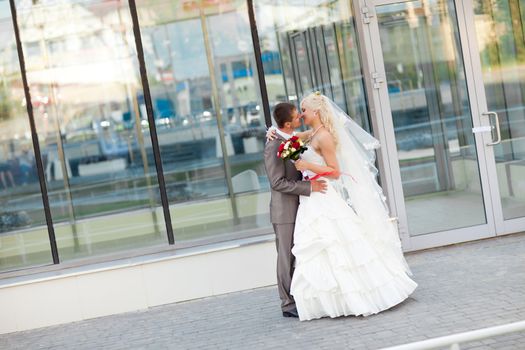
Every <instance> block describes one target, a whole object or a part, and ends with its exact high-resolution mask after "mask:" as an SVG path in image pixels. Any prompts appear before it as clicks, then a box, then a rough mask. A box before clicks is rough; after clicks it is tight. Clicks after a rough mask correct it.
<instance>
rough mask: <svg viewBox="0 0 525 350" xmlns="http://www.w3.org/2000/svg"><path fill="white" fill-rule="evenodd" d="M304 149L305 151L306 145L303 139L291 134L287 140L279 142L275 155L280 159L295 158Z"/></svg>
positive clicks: (297, 157)
mask: <svg viewBox="0 0 525 350" xmlns="http://www.w3.org/2000/svg"><path fill="white" fill-rule="evenodd" d="M304 151H306V147H305V146H304V142H303V140H301V139H300V138H299V137H297V136H292V137H291V138H290V139H289V140H287V141H283V142H281V144H280V145H279V150H278V151H277V157H279V158H281V159H282V160H288V159H291V160H297V159H299V156H300V155H301V153H303V152H304Z"/></svg>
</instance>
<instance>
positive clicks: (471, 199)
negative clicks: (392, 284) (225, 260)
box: [0, 0, 525, 272]
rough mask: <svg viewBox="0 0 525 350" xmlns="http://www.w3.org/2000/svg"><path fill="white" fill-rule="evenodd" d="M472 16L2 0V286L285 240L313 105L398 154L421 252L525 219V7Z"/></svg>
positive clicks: (484, 2)
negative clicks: (301, 115)
mask: <svg viewBox="0 0 525 350" xmlns="http://www.w3.org/2000/svg"><path fill="white" fill-rule="evenodd" d="M466 1H467V0H466ZM458 3H459V2H458V1H453V0H427V1H419V0H406V1H398V2H388V3H385V2H381V5H376V6H373V8H364V7H363V6H365V5H364V2H360V1H353V0H335V1H327V0H303V1H295V0H284V1H277V0H254V1H250V2H247V1H244V0H218V1H190V0H154V1H151V0H129V1H107V0H75V1H72V0H56V1H55V0H9V1H7V0H0V204H1V208H0V272H6V271H12V270H17V269H22V268H26V267H31V266H40V265H49V264H53V263H55V264H56V263H59V262H68V261H73V260H76V259H84V260H85V259H86V258H91V257H95V258H96V259H97V260H98V259H100V260H109V259H112V258H114V257H115V256H124V255H135V254H141V253H143V252H152V251H153V252H154V251H159V250H164V249H167V248H168V249H169V245H174V246H175V248H183V247H192V246H197V245H205V244H209V243H214V242H221V241H228V240H232V239H238V238H245V237H251V236H256V235H261V234H267V233H271V232H272V231H273V230H272V228H271V224H270V217H269V201H270V192H269V183H268V180H267V177H266V174H265V172H264V165H263V149H264V142H265V134H266V127H267V126H269V125H270V124H271V122H272V121H271V116H270V114H269V113H268V111H270V112H271V109H272V107H273V106H274V105H275V104H276V103H278V102H281V101H290V102H292V103H295V104H297V105H298V104H299V101H300V99H301V98H302V97H303V96H304V95H306V94H308V93H310V92H312V91H321V92H323V93H324V94H325V95H327V96H328V97H330V98H332V99H333V100H334V101H335V102H336V103H337V104H338V105H339V106H340V107H341V108H342V109H344V110H345V111H346V112H347V113H348V114H349V115H350V116H351V117H352V118H354V119H355V120H356V121H357V122H358V123H359V124H360V125H361V126H363V128H365V129H366V130H368V131H370V132H372V131H374V134H375V135H376V137H378V138H380V139H381V140H380V141H381V142H382V147H383V149H382V150H381V151H383V150H384V149H386V152H385V153H382V155H383V156H385V155H386V156H388V155H390V154H394V153H395V154H397V159H396V157H391V158H388V157H383V159H382V164H378V165H379V166H378V167H379V168H380V169H381V170H382V171H384V175H385V176H384V177H383V179H384V180H386V181H387V182H388V181H390V183H388V184H387V185H388V186H389V189H390V191H389V193H391V194H392V195H393V196H394V197H395V198H389V203H393V204H394V205H395V206H397V207H396V211H397V212H398V214H399V213H401V214H400V216H403V217H401V218H400V222H401V221H403V222H402V224H406V227H402V228H403V229H404V230H408V234H407V236H408V238H409V239H418V238H422V237H423V235H425V234H429V233H435V232H443V231H452V230H458V231H459V230H460V229H463V228H467V227H471V226H483V225H485V226H488V225H490V224H491V220H492V221H494V218H493V217H494V216H495V215H496V214H494V213H497V210H494V208H491V207H490V206H491V205H494V204H492V202H494V203H496V202H497V203H496V204H495V205H500V204H501V209H502V216H503V218H502V220H509V219H516V218H520V217H522V216H523V213H524V212H525V205H524V203H525V183H524V182H523V179H525V170H524V169H525V167H524V165H523V164H524V157H525V143H524V140H525V123H524V120H525V114H524V111H525V74H524V70H523V67H524V62H525V46H524V45H525V44H524V33H525V25H524V23H525V21H524V20H523V19H524V16H525V5H524V3H523V1H522V0H502V1H495V0H468V3H467V5H469V6H470V7H469V6H458ZM250 5H252V6H253V12H251V11H249V10H251V8H249V6H250ZM370 6H372V5H370ZM465 8H471V12H473V13H471V14H465V13H464V11H465ZM365 10H366V11H365ZM14 15H16V16H15V17H14ZM469 21H472V23H475V28H474V29H472V30H471V29H470V28H468V30H467V29H465V27H466V26H465V24H468V23H470V22H469ZM366 24H370V26H368V27H367V26H366ZM472 27H474V25H472ZM470 30H471V31H470ZM472 33H473V34H472ZM474 36H477V38H473V37H474ZM465 38H467V39H465ZM253 40H258V43H257V44H258V45H254V42H253ZM469 40H472V41H475V42H476V45H477V46H475V45H471V44H470V43H468V42H466V41H469ZM475 47H477V48H479V57H476V62H478V61H477V60H478V59H479V62H478V63H480V68H481V69H479V68H477V65H476V64H477V63H476V64H475V63H473V62H472V55H474V56H476V55H477V53H476V54H472V52H474V51H476V50H471V49H472V48H475ZM363 60H364V61H363ZM365 63H366V64H365ZM363 67H367V69H368V70H369V71H367V72H364V68H363ZM378 67H380V68H378ZM383 68H384V74H385V76H384V77H382V76H379V75H380V73H381V74H382V73H383ZM373 69H375V70H376V71H372V70H373ZM476 69H477V70H478V73H476ZM469 72H470V73H469ZM472 72H474V75H475V77H472V76H471V75H472ZM469 74H470V75H469ZM367 80H368V81H367ZM382 84H384V85H382ZM482 85H483V89H484V91H485V92H486V95H487V98H486V104H487V105H488V109H489V110H490V111H493V112H496V113H498V115H499V117H500V124H501V125H500V126H501V136H502V142H501V144H498V145H495V147H494V154H495V157H493V158H495V159H492V160H491V159H489V160H488V161H487V159H488V158H489V157H491V156H487V154H488V153H487V152H486V151H484V149H483V148H482V146H480V142H478V141H479V138H478V137H479V135H480V134H478V137H477V136H476V135H475V133H474V129H476V128H475V127H474V126H475V125H478V126H479V125H484V124H483V123H484V122H480V120H481V117H478V116H475V115H474V114H475V113H474V112H473V111H476V109H480V108H482V107H480V106H481V105H483V103H484V99H481V98H480V97H479V96H477V95H478V94H477V92H473V91H477V89H479V88H480V87H481V86H482ZM385 86H386V88H385ZM472 86H475V89H471V88H472ZM25 89H27V91H29V96H30V98H26V94H25V92H26V90H25ZM368 99H372V100H374V102H375V110H370V109H369V103H368ZM390 116H391V117H392V120H391V121H390V120H387V119H388V118H390ZM374 118H375V119H374ZM381 118H383V119H382V120H381ZM372 120H375V122H376V123H374V125H376V126H378V130H372V127H371V125H372V123H371V121H372ZM390 122H391V124H390ZM485 124H486V123H485ZM390 125H391V126H390ZM473 128H474V129H473ZM484 128H488V129H487V130H489V131H488V132H489V133H490V132H491V130H492V129H490V127H487V126H486V125H485V126H484V127H482V128H481V129H483V130H485V129H484ZM477 132H480V131H479V130H478V131H477ZM492 134H493V137H496V130H492ZM489 135H490V134H489ZM392 159H393V160H392ZM483 160H484V161H485V163H484V161H483ZM490 161H492V162H493V163H494V164H495V168H496V170H497V171H496V172H494V171H492V175H493V176H491V175H490V174H491V170H490V169H488V168H489V167H488V166H486V163H487V162H490ZM480 164H485V165H483V166H480ZM491 164H492V163H491ZM397 165H399V174H398V173H397ZM484 168H487V169H484ZM489 176H490V177H496V176H497V179H496V180H494V179H489V180H487V179H486V178H487V177H489ZM482 180H483V181H482ZM482 183H483V184H486V183H489V184H490V186H484V185H482ZM494 186H498V187H499V193H500V195H501V198H492V196H491V201H490V202H491V203H490V204H489V205H487V203H488V202H487V200H486V199H487V198H488V197H486V196H487V193H489V192H490V191H489V190H488V189H487V188H484V187H493V188H494ZM489 195H490V194H489ZM494 197H497V195H494ZM400 227H401V226H400ZM520 227H521V226H520ZM404 233H407V232H404ZM55 248H56V249H55ZM101 256H102V257H101ZM103 256H105V257H103Z"/></svg>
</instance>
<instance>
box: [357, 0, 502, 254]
mask: <svg viewBox="0 0 525 350" xmlns="http://www.w3.org/2000/svg"><path fill="white" fill-rule="evenodd" d="M359 5H360V10H361V11H360V13H362V18H361V19H362V21H363V22H364V23H365V29H364V33H365V34H364V36H365V42H366V44H367V45H368V46H367V48H368V50H369V53H370V54H371V55H372V57H373V62H374V63H373V67H372V69H373V71H372V72H370V75H371V79H372V88H373V92H372V95H373V98H374V104H375V105H376V106H378V107H377V109H376V110H377V112H376V118H378V125H379V126H380V127H381V128H382V130H381V131H380V132H379V134H380V135H379V136H380V138H381V139H382V140H381V141H382V144H383V147H382V150H381V152H382V156H383V159H386V162H387V163H388V164H386V165H385V169H387V170H386V171H388V172H389V174H388V177H389V178H390V179H391V182H392V193H390V194H391V195H393V198H391V200H390V203H391V207H393V208H394V209H395V212H396V214H397V215H398V217H399V225H400V230H401V234H402V236H404V237H405V238H406V237H408V245H409V246H408V247H406V246H407V240H406V239H405V240H404V243H405V248H408V249H420V248H425V247H430V246H436V245H442V244H447V243H453V242H459V241H464V240H471V239H476V238H481V237H487V236H491V235H494V232H495V229H494V227H495V223H494V217H493V215H492V209H491V208H492V202H491V196H490V195H487V193H488V192H487V189H489V188H490V186H489V179H488V176H487V173H486V164H485V162H486V159H485V150H484V145H483V142H482V140H481V137H476V135H478V134H477V133H476V132H477V131H481V130H484V129H483V126H482V125H481V120H480V117H479V111H478V105H477V101H476V95H475V94H474V91H473V90H474V88H473V86H474V85H473V82H472V77H471V75H472V73H471V63H470V60H469V59H468V58H467V59H465V55H464V52H463V50H465V47H466V46H465V44H462V43H465V42H466V39H465V33H464V32H465V20H464V15H463V8H458V7H457V6H456V3H455V2H454V1H453V0H411V1H399V0H397V1H385V0H383V1H381V0H370V1H361V2H360V3H359Z"/></svg>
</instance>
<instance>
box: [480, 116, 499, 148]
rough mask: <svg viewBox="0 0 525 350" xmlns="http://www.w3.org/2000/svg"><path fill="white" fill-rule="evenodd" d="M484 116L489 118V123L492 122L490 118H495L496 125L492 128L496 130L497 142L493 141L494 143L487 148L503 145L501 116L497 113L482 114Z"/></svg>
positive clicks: (488, 144)
mask: <svg viewBox="0 0 525 350" xmlns="http://www.w3.org/2000/svg"><path fill="white" fill-rule="evenodd" d="M482 114H483V115H486V116H488V117H489V122H490V117H491V116H493V117H494V125H493V126H492V127H493V128H496V140H492V142H489V143H487V146H495V145H498V144H500V143H501V130H500V128H499V116H498V113H496V112H485V113H482Z"/></svg>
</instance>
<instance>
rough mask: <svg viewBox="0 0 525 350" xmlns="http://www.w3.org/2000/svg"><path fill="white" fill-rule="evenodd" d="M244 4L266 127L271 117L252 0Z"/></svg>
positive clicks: (270, 124)
mask: <svg viewBox="0 0 525 350" xmlns="http://www.w3.org/2000/svg"><path fill="white" fill-rule="evenodd" d="M246 5H247V7H248V21H249V22H250V32H251V34H252V44H253V54H254V55H255V65H256V66H257V77H258V78H259V79H258V80H259V89H260V92H261V103H262V107H263V112H264V121H265V122H266V127H268V128H269V127H270V126H272V118H271V114H270V102H269V100H268V90H267V89H266V78H265V76H264V67H263V63H262V57H261V55H262V53H261V45H260V42H259V32H258V31H257V22H256V21H255V9H254V6H253V0H246ZM280 59H281V58H280ZM283 74H284V73H283ZM283 77H284V76H283Z"/></svg>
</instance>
